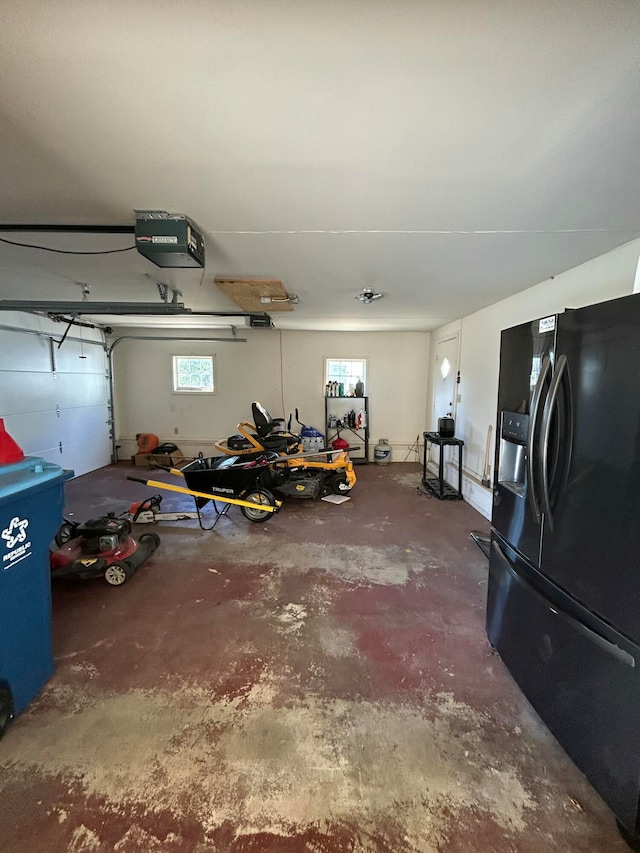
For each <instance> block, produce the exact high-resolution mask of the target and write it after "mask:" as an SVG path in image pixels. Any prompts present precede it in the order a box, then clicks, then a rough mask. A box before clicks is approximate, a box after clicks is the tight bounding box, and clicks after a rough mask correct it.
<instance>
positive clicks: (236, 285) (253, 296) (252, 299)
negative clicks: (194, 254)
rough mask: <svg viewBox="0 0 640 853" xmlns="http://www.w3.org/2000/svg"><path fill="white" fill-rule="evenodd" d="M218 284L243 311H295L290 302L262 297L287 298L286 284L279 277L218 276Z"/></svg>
mask: <svg viewBox="0 0 640 853" xmlns="http://www.w3.org/2000/svg"><path fill="white" fill-rule="evenodd" d="M214 281H215V283H216V286H217V287H219V288H220V290H221V291H222V292H223V293H225V294H226V295H227V296H228V297H229V298H230V299H232V300H233V301H234V302H235V303H236V305H239V306H240V308H242V310H243V311H261V312H262V311H264V312H266V313H267V314H271V313H272V312H273V311H293V305H292V304H291V303H290V302H278V301H276V302H262V297H267V296H268V297H270V298H271V299H275V300H279V299H282V300H284V299H287V298H288V294H287V291H286V290H285V289H284V285H283V284H282V282H281V281H279V280H278V279H271V278H222V277H220V278H218V277H217V276H216V278H215V279H214Z"/></svg>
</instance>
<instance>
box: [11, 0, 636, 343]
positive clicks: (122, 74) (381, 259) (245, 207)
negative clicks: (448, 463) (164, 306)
mask: <svg viewBox="0 0 640 853" xmlns="http://www.w3.org/2000/svg"><path fill="white" fill-rule="evenodd" d="M639 46H640V4H638V3H637V2H636V0H629V1H628V2H622V0H607V2H602V0H548V2H542V0H528V2H526V0H440V2H429V0H423V2H418V0H415V2H402V0H393V2H391V0H369V2H364V0H362V2H358V1H357V0H351V2H344V0H341V2H337V0H321V2H318V0H316V2H305V1H304V0H296V2H293V0H269V2H264V0H253V2H252V0H247V2H237V0H236V2H234V1H233V0H229V1H228V2H222V1H221V0H218V2H217V0H180V2H176V0H154V1H153V2H147V3H132V2H130V0H102V1H101V2H98V0H95V2H89V3H88V2H86V0H55V2H53V0H21V2H20V3H11V4H10V3H5V4H3V10H2V51H1V52H0V184H1V186H2V192H1V193H0V222H2V223H17V224H25V223H32V224H33V223H51V224H54V223H55V224H60V223H68V224H100V225H116V224H133V221H134V214H133V211H134V209H136V208H146V209H161V210H167V211H170V212H177V213H184V214H186V215H188V216H189V217H190V218H192V219H193V220H194V221H195V222H196V223H197V224H198V225H199V227H200V228H201V229H202V230H203V232H204V234H205V236H206V251H207V261H206V268H205V271H204V275H202V272H201V271H194V270H184V271H171V270H161V269H158V268H157V267H155V266H153V265H152V264H151V263H150V262H148V261H146V260H145V259H144V258H142V257H141V256H139V255H138V254H137V252H136V251H135V250H134V251H131V252H126V253H122V254H111V255H97V256H80V255H57V254H50V253H46V252H39V251H36V250H26V249H19V248H15V247H11V246H7V245H5V244H1V245H0V297H2V298H5V299H17V298H20V299H31V298H42V297H47V298H51V299H73V300H76V299H79V298H80V295H81V294H80V288H79V286H78V284H77V283H78V282H85V283H87V284H89V285H90V287H91V293H90V296H89V301H91V300H92V299H96V300H106V299H118V300H125V299H135V300H142V301H149V302H154V303H155V302H159V301H160V298H159V295H158V292H157V287H156V284H155V280H156V279H157V280H159V281H162V282H167V283H172V284H175V285H176V286H178V287H179V288H180V290H182V292H183V301H184V302H185V303H186V305H187V306H188V307H190V308H193V309H197V310H212V311H215V310H219V311H227V310H233V309H234V304H233V303H232V302H231V301H230V300H229V299H228V298H227V297H226V296H224V294H222V293H221V292H219V291H218V289H217V288H216V287H215V285H214V284H213V279H214V277H215V276H216V275H218V276H237V277H241V276H242V277H246V276H258V277H269V278H278V279H281V280H282V281H283V283H284V285H285V287H286V288H287V290H288V292H289V293H295V294H297V295H298V297H299V300H300V301H299V305H298V306H297V307H296V308H295V310H294V311H292V312H288V313H286V314H273V318H274V321H275V322H276V325H277V326H278V327H280V328H298V329H321V328H330V329H432V328H436V327H438V326H440V325H442V324H443V323H446V322H448V321H450V320H454V319H457V318H459V317H461V316H464V315H466V314H469V313H471V312H473V311H475V310H477V309H479V308H481V307H483V306H485V305H488V304H490V303H492V302H495V301H497V300H499V299H502V298H504V297H506V296H508V295H510V294H512V293H515V292H517V291H520V290H523V289H525V288H527V287H529V286H531V285H533V284H535V283H537V282H539V281H542V280H544V279H546V278H548V277H549V276H552V275H555V274H558V273H560V272H562V271H564V270H566V269H568V268H570V267H572V266H575V265H577V264H579V263H581V262H583V261H586V260H588V259H590V258H592V257H595V256H596V255H599V254H601V253H603V252H605V251H607V250H609V249H612V248H614V247H615V246H618V245H621V244H622V243H625V242H628V241H629V240H631V239H633V238H635V237H637V236H639V235H640V168H639V162H638V160H639V158H638V152H639V150H640V146H639V140H640V110H639V105H640V47H639ZM0 237H4V238H9V239H14V240H20V241H23V242H31V243H36V244H39V245H47V246H53V247H57V248H66V249H78V250H84V251H88V250H92V249H94V250H96V249H108V248H118V247H126V246H129V245H133V237H132V236H130V235H120V236H117V235H102V234H98V235H93V236H92V235H78V236H75V235H69V234H64V235H59V234H33V233H31V234H30V233H26V232H12V233H6V232H5V233H0ZM366 286H369V287H372V288H373V289H374V290H378V291H382V292H383V293H384V294H385V298H384V299H381V300H378V301H377V302H374V303H373V304H371V305H363V304H362V303H361V302H359V301H356V299H355V298H354V297H355V296H356V295H357V294H358V293H359V292H360V291H361V290H362V288H363V287H366ZM0 320H1V317H0ZM197 324H200V321H198V323H197ZM173 325H175V323H174V324H173Z"/></svg>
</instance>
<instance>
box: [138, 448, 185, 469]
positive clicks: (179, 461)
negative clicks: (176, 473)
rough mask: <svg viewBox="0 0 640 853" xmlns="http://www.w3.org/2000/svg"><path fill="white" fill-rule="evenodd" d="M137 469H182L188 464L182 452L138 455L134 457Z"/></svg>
mask: <svg viewBox="0 0 640 853" xmlns="http://www.w3.org/2000/svg"><path fill="white" fill-rule="evenodd" d="M132 461H133V464H134V465H135V466H136V468H180V467H181V466H182V465H184V464H185V462H186V457H185V456H184V454H183V453H182V451H181V450H174V451H173V453H136V455H135V456H133V457H132Z"/></svg>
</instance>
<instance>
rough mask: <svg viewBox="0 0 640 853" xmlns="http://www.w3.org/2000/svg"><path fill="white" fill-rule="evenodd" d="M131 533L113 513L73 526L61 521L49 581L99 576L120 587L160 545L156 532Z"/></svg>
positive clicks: (124, 522)
mask: <svg viewBox="0 0 640 853" xmlns="http://www.w3.org/2000/svg"><path fill="white" fill-rule="evenodd" d="M130 534H131V522H130V521H129V520H128V519H126V518H116V517H115V515H114V514H109V515H105V516H102V517H101V518H90V519H89V520H88V521H84V522H80V523H76V522H73V521H69V520H68V519H65V521H64V524H63V525H62V527H61V528H60V530H59V531H58V533H57V534H56V537H55V543H56V545H57V546H58V550H57V551H54V552H53V553H52V554H51V555H50V563H51V577H52V578H69V577H77V578H82V579H85V578H95V577H100V576H103V577H104V579H105V580H106V582H107V583H109V584H111V586H121V585H122V584H123V583H124V582H125V581H126V580H127V579H128V578H130V577H131V576H132V575H133V574H134V573H135V571H136V569H138V568H140V566H141V565H142V564H143V563H144V561H145V560H146V559H147V558H148V557H150V556H151V554H153V552H154V551H155V550H156V548H157V547H158V545H159V544H160V537H159V536H158V535H157V534H156V533H143V534H142V536H141V537H140V539H139V540H136V539H134V538H133V536H131V535H130Z"/></svg>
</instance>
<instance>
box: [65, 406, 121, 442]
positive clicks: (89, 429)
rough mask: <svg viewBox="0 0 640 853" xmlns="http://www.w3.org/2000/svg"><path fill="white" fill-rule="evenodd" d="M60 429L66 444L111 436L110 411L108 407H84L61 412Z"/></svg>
mask: <svg viewBox="0 0 640 853" xmlns="http://www.w3.org/2000/svg"><path fill="white" fill-rule="evenodd" d="M59 420H60V429H59V431H60V432H61V433H62V434H63V435H64V436H65V443H66V444H73V443H76V442H79V441H91V440H95V439H96V438H97V437H98V436H103V435H109V425H108V424H107V420H108V410H107V407H106V406H83V407H81V408H75V409H71V408H70V409H62V410H61V411H60V418H59Z"/></svg>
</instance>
